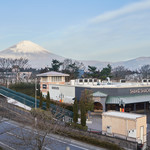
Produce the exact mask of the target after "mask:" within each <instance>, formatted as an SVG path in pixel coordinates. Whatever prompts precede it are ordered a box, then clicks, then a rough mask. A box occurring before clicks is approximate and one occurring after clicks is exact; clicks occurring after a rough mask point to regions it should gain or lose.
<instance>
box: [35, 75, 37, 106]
mask: <svg viewBox="0 0 150 150" xmlns="http://www.w3.org/2000/svg"><path fill="white" fill-rule="evenodd" d="M36 97H37V78H35V109H36V108H37V99H36Z"/></svg>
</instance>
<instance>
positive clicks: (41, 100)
mask: <svg viewBox="0 0 150 150" xmlns="http://www.w3.org/2000/svg"><path fill="white" fill-rule="evenodd" d="M42 106H43V95H42V92H40V103H39V108H42Z"/></svg>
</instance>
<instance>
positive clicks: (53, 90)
mask: <svg viewBox="0 0 150 150" xmlns="http://www.w3.org/2000/svg"><path fill="white" fill-rule="evenodd" d="M49 93H50V98H51V99H53V100H57V101H59V100H60V99H61V94H62V100H63V102H64V103H74V100H72V99H73V98H74V97H75V87H73V86H65V85H56V84H55V85H53V84H49Z"/></svg>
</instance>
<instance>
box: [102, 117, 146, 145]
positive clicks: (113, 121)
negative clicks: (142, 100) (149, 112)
mask: <svg viewBox="0 0 150 150" xmlns="http://www.w3.org/2000/svg"><path fill="white" fill-rule="evenodd" d="M107 126H110V127H111V131H112V133H111V134H110V135H112V136H114V135H115V136H116V137H120V138H124V139H128V140H131V141H137V142H138V143H141V139H140V128H141V126H143V127H144V135H143V136H144V137H143V143H146V133H147V130H146V116H144V117H141V118H137V119H135V120H133V119H127V118H119V117H113V116H105V115H102V132H103V134H106V135H109V133H108V132H107Z"/></svg>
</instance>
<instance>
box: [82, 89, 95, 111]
mask: <svg viewBox="0 0 150 150" xmlns="http://www.w3.org/2000/svg"><path fill="white" fill-rule="evenodd" d="M80 102H83V103H84V105H85V110H86V113H87V112H88V111H92V110H93V107H94V101H93V92H92V91H91V90H88V89H85V90H83V91H82V92H81V98H80Z"/></svg>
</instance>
